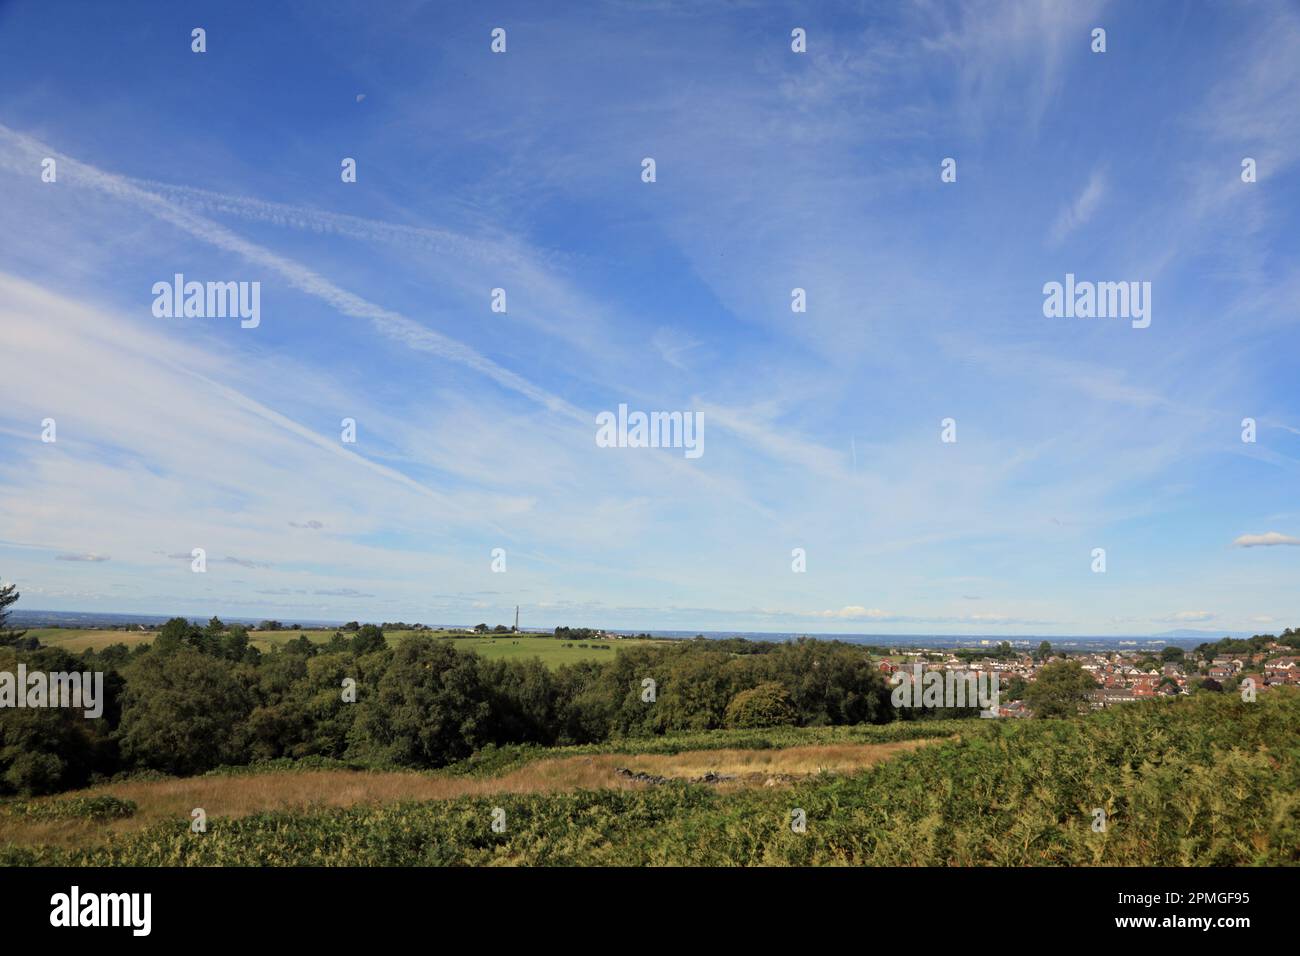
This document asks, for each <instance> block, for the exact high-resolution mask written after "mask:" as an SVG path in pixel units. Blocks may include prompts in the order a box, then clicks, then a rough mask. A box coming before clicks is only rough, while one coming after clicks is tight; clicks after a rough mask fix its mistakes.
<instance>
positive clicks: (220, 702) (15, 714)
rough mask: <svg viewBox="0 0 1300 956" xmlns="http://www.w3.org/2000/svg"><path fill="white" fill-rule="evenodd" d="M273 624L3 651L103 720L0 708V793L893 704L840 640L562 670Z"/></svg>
mask: <svg viewBox="0 0 1300 956" xmlns="http://www.w3.org/2000/svg"><path fill="white" fill-rule="evenodd" d="M278 633H283V634H284V635H285V639H284V641H283V643H281V644H280V645H279V646H276V647H273V648H272V649H271V650H270V651H269V652H268V653H262V652H261V651H260V650H258V649H257V648H256V647H254V646H252V644H251V642H250V640H249V635H248V632H247V631H246V630H245V629H244V628H242V627H240V626H239V625H233V626H227V625H225V624H224V623H223V622H221V621H220V620H219V619H217V618H212V619H211V620H210V621H209V622H208V624H207V626H204V627H200V626H198V625H196V624H192V623H190V622H189V621H187V620H185V619H184V618H174V619H173V620H171V621H169V622H167V624H165V625H164V626H163V627H162V628H160V629H159V630H158V631H157V633H156V635H155V639H154V640H153V641H152V642H151V643H149V644H145V643H140V644H137V645H136V646H135V647H133V648H129V649H128V648H127V647H125V646H124V645H121V644H116V645H110V646H108V647H103V648H100V649H87V650H86V651H84V652H83V653H82V654H81V655H80V656H74V655H72V654H71V653H69V652H68V651H67V650H64V649H62V648H59V647H42V648H39V649H37V650H34V651H33V650H18V649H16V648H0V670H12V669H14V668H15V667H16V666H17V664H19V663H24V664H26V666H27V668H28V670H29V671H47V672H48V671H92V670H93V671H102V672H103V673H104V675H105V688H104V690H105V694H104V697H105V700H104V715H103V718H102V719H98V720H86V719H85V718H84V717H83V716H82V715H81V714H80V713H79V712H76V711H73V710H70V709H66V708H24V709H17V708H12V709H10V708H7V709H5V710H3V711H0V793H15V794H23V795H32V794H45V793H54V792H58V791H62V790H69V789H76V788H80V787H84V786H86V785H88V784H92V783H96V782H102V781H104V780H106V779H110V778H112V777H113V776H115V775H118V774H122V773H131V772H138V771H142V770H152V771H157V772H161V773H166V774H177V775H194V774H199V773H203V772H205V771H207V770H211V769H213V768H216V767H218V766H223V765H239V764H244V763H250V762H255V761H266V760H276V759H280V758H291V759H302V758H307V757H321V758H329V759H335V760H348V761H356V762H361V763H365V764H368V765H377V766H391V765H397V766H400V767H413V768H436V767H441V766H445V765H447V764H451V763H454V762H456V761H460V760H464V759H466V758H468V757H470V756H471V755H472V754H474V753H475V752H476V751H479V750H482V749H483V748H486V747H493V746H495V747H505V746H511V745H531V746H538V747H553V746H557V745H560V746H563V745H574V744H588V743H598V742H603V741H608V740H611V739H615V738H624V737H646V736H654V735H662V734H669V733H676V732H682V731H708V730H714V729H718V728H722V727H723V726H724V725H726V724H727V722H728V717H727V714H728V708H729V707H730V708H731V711H730V712H731V714H732V718H731V722H732V724H733V725H735V726H757V725H763V724H768V723H773V722H775V723H790V724H798V725H801V726H823V725H850V724H860V723H886V722H889V721H891V720H893V719H894V718H895V716H896V714H895V712H894V710H893V708H892V707H891V706H890V703H889V694H888V689H887V687H886V685H885V682H884V679H883V678H882V676H881V674H880V672H879V670H878V669H877V668H876V666H875V665H874V664H873V662H872V661H871V659H870V657H869V656H868V655H867V654H866V653H865V652H864V651H863V650H862V649H861V648H857V647H853V646H852V645H847V644H840V643H837V642H826V641H811V640H805V641H799V642H796V643H792V644H774V643H755V642H749V641H743V640H731V641H706V640H696V641H677V642H653V643H640V644H630V645H629V646H624V647H621V648H620V652H619V653H618V654H609V653H606V654H598V655H597V660H595V661H589V662H588V661H579V662H577V663H571V664H565V665H561V666H560V667H558V668H556V669H554V670H551V669H549V668H548V667H546V666H545V665H544V664H543V663H542V662H541V661H540V660H537V659H535V658H513V659H509V658H500V659H495V660H493V659H488V658H485V657H482V656H480V655H478V654H477V653H471V652H467V651H465V650H462V649H460V648H458V647H457V641H456V640H455V639H449V638H441V637H436V636H433V635H432V634H430V633H428V632H427V631H416V632H414V633H412V634H410V635H409V636H406V637H404V638H401V639H399V640H398V641H397V642H396V646H395V647H394V646H392V645H391V644H390V642H389V641H388V640H387V639H386V636H385V635H384V633H383V631H382V630H381V629H380V628H378V627H376V626H374V625H358V627H357V628H356V629H355V630H352V629H351V628H348V629H347V631H346V632H344V631H340V632H337V633H335V634H333V635H332V636H331V637H330V639H329V641H328V642H326V643H319V642H316V641H313V640H311V639H310V637H309V636H308V635H307V634H306V633H303V632H298V633H296V634H295V633H294V632H293V631H292V630H289V631H283V632H278ZM517 639H518V638H515V637H514V636H513V635H508V636H506V637H504V638H500V639H498V640H499V641H500V643H506V642H510V643H511V644H512V646H513V642H514V641H515V640H517ZM538 640H541V641H545V642H547V643H549V644H550V645H551V646H552V647H557V648H562V647H563V645H564V644H566V643H569V642H566V641H563V640H559V639H556V638H539V639H538ZM589 640H597V641H598V640H602V639H601V638H589ZM648 684H652V685H653V686H655V687H657V689H658V691H657V696H656V697H655V699H654V701H653V705H651V702H650V701H648V700H647V699H646V698H645V697H644V696H643V690H644V688H645V687H646V686H648ZM759 687H763V688H764V689H763V691H762V693H760V694H757V695H755V694H751V695H749V696H746V697H740V699H739V701H738V700H737V698H738V696H739V695H742V694H744V692H746V691H752V690H755V689H756V688H759Z"/></svg>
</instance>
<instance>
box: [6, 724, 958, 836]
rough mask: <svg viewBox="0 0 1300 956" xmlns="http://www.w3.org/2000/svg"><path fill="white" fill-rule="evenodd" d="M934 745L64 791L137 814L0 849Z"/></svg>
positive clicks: (740, 781)
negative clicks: (193, 817) (158, 826)
mask: <svg viewBox="0 0 1300 956" xmlns="http://www.w3.org/2000/svg"><path fill="white" fill-rule="evenodd" d="M932 742H933V741H923V740H907V741H902V742H899V743H888V744H859V745H854V744H830V745H818V746H808V747H789V748H785V749H781V750H696V751H688V752H685V753H680V754H671V755H668V754H599V755H593V756H589V757H559V758H544V759H541V760H537V761H534V762H533V763H530V764H528V765H527V766H524V767H520V768H518V769H516V770H511V771H509V772H507V773H504V774H501V775H499V776H495V777H437V776H430V775H427V774H420V773H400V772H398V773H372V772H365V771H353V770H316V771H308V772H304V773H267V774H257V775H249V776H234V777H221V776H213V777H187V778H185V779H180V780H161V781H138V782H129V783H114V784H106V785H104V786H99V787H92V788H90V789H87V790H81V791H77V792H76V793H73V794H61V795H60V797H58V798H50V799H62V798H67V797H71V796H85V797H94V796H101V795H105V794H111V795H112V796H114V797H117V798H119V799H122V800H131V801H133V802H134V803H135V804H136V805H137V806H138V808H139V809H138V810H137V811H136V813H135V815H134V816H132V817H130V818H128V819H125V820H114V821H111V822H100V821H92V820H76V819H72V820H44V821H32V820H22V819H14V818H6V817H5V816H4V815H3V814H0V843H16V844H21V845H58V846H73V845H85V844H86V843H87V842H100V841H102V840H103V839H104V838H105V837H106V836H107V834H109V833H128V832H131V831H134V830H139V829H142V828H144V827H147V826H149V825H151V824H154V823H158V822H160V821H163V820H188V819H189V817H190V811H191V810H193V809H194V808H195V807H202V808H203V809H204V810H205V811H206V813H207V815H208V818H209V819H212V818H216V817H242V816H247V815H249V814H253V813H260V812H263V811H269V810H291V809H310V808H313V807H350V806H353V805H355V804H358V803H379V804H382V803H395V802H398V801H402V800H447V799H451V798H453V797H461V796H472V795H486V794H494V793H554V792H558V791H567V790H594V789H601V788H611V789H620V790H629V789H639V788H642V787H646V786H650V784H646V783H643V782H640V781H637V780H630V779H628V778H626V777H622V776H620V775H618V774H617V773H616V772H615V771H616V770H617V769H618V768H620V767H624V768H627V769H629V770H632V771H634V772H642V773H647V774H653V775H655V776H659V777H669V778H676V779H685V780H690V779H693V778H696V777H702V776H704V775H705V774H706V773H710V772H712V773H715V774H720V775H726V776H728V777H734V778H735V779H733V780H728V781H725V782H724V783H722V784H720V785H719V786H720V787H721V788H722V789H734V788H737V787H745V786H762V785H765V784H767V783H768V781H771V782H772V783H773V784H777V783H780V784H784V783H788V782H789V781H790V780H792V779H795V778H798V777H803V776H807V775H809V774H815V773H845V772H850V771H853V770H859V769H862V768H864V767H869V766H871V765H873V764H875V763H879V762H880V761H882V760H886V759H888V758H889V757H892V756H893V755H895V754H897V753H902V752H906V751H909V750H915V749H916V748H917V747H923V746H925V745H926V744H927V743H932Z"/></svg>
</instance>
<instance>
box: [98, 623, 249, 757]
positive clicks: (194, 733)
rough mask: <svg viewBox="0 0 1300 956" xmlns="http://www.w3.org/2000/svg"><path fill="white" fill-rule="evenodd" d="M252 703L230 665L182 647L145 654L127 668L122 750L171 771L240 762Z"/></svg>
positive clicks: (126, 753)
mask: <svg viewBox="0 0 1300 956" xmlns="http://www.w3.org/2000/svg"><path fill="white" fill-rule="evenodd" d="M253 702H254V701H253V696H252V694H251V693H250V692H249V691H248V689H247V688H246V687H245V686H244V685H243V684H242V683H241V682H240V681H239V680H238V679H237V678H236V676H235V674H234V672H233V669H232V666H231V665H230V664H228V663H226V662H224V661H222V660H219V659H218V658H215V657H210V656H208V655H206V654H202V653H199V652H198V651H196V650H194V649H192V648H184V647H182V648H179V649H176V650H174V651H172V652H170V653H167V654H149V655H146V656H145V657H142V658H141V659H140V660H138V661H136V662H134V663H133V664H132V665H131V666H130V668H129V670H128V672H127V687H126V698H125V704H124V706H123V708H122V726H121V739H122V750H123V753H124V755H125V756H126V757H127V758H128V759H130V760H132V761H134V762H136V763H137V764H139V765H141V766H144V767H149V768H152V769H155V770H163V771H166V772H169V773H176V774H195V773H202V772H203V771H205V770H210V769H211V768H213V767H216V766H218V765H220V764H224V763H229V764H233V763H241V762H242V761H243V760H244V757H245V735H246V728H245V726H244V724H245V721H246V719H247V717H248V715H249V713H250V712H251V711H252V709H253Z"/></svg>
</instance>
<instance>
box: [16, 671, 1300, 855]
mask: <svg viewBox="0 0 1300 956" xmlns="http://www.w3.org/2000/svg"><path fill="white" fill-rule="evenodd" d="M959 723H960V725H961V727H962V728H963V732H962V736H961V739H959V740H954V741H951V742H944V743H939V744H935V745H932V746H929V747H925V748H922V749H919V750H916V751H914V752H911V753H907V754H904V755H900V756H898V757H896V758H894V759H892V760H889V761H887V762H884V763H881V764H879V765H877V766H875V767H873V768H871V769H869V770H865V771H862V772H859V773H854V774H849V775H843V776H838V775H816V776H813V777H811V778H809V779H807V780H805V781H803V782H801V783H798V784H796V785H795V786H793V787H792V788H766V789H765V788H759V789H749V790H739V791H731V792H722V791H719V790H717V789H714V788H711V787H709V786H707V785H702V784H695V785H690V784H680V783H670V784H665V785H662V786H657V787H651V788H649V789H644V790H622V791H619V790H602V791H578V792H573V793H559V794H493V795H487V796H482V797H461V798H456V799H451V800H445V801H425V802H415V803H412V802H404V803H394V804H387V805H363V806H355V807H351V808H349V809H339V810H310V811H303V812H279V813H266V814H259V815H253V816H248V817H243V818H240V819H231V820H223V819H216V820H210V821H209V830H208V832H207V833H205V834H192V833H190V832H189V828H188V822H187V821H185V820H177V821H175V822H173V823H168V824H165V825H159V826H155V827H152V828H150V829H147V830H144V831H141V832H138V833H133V834H130V835H128V836H125V837H121V838H114V839H110V840H109V841H108V842H107V843H106V844H105V845H103V846H99V847H94V848H76V849H58V848H52V847H38V848H35V849H31V848H19V847H8V848H5V849H0V862H3V863H7V864H11V865H32V864H43V865H133V866H163V865H192V866H211V865H247V866H274V865H338V866H343V865H348V866H392V865H459V864H467V865H490V864H532V865H619V866H639V865H658V864H682V865H685V864H690V865H801V866H802V865H853V866H861V865H871V866H882V865H904V866H906V865H987V866H1015V865H1053V866H1083V865H1111V866H1138V865H1140V866H1225V865H1256V864H1258V865H1268V864H1295V863H1297V862H1300V734H1298V733H1297V730H1300V694H1297V693H1296V692H1294V691H1292V690H1290V689H1283V690H1279V691H1277V692H1274V693H1271V694H1269V695H1265V696H1263V697H1261V698H1260V700H1259V701H1258V702H1257V703H1253V704H1247V703H1243V702H1242V701H1240V700H1239V699H1236V698H1235V697H1230V696H1223V695H1208V694H1207V695H1201V696H1198V697H1196V698H1184V699H1178V700H1169V701H1151V702H1145V703H1140V704H1133V705H1130V706H1126V707H1122V708H1114V709H1110V710H1107V711H1104V712H1100V713H1095V714H1092V715H1090V716H1088V717H1085V718H1070V719H1064V720H1040V721H1004V720H1003V721H993V720H986V721H981V720H973V721H961V722H959ZM891 726H898V727H904V728H906V727H908V726H909V725H891ZM917 726H919V725H910V727H911V728H913V729H914V728H916V727H917ZM861 729H869V730H872V731H886V730H888V729H889V728H861ZM827 730H829V731H834V732H836V733H838V732H850V731H857V730H859V728H816V729H814V730H812V731H807V730H803V731H796V730H795V729H794V728H783V729H780V730H777V731H761V732H756V731H749V732H747V733H758V734H760V735H767V734H770V733H775V734H778V735H785V734H799V733H810V732H811V733H821V732H824V731H827ZM714 733H717V732H714ZM722 733H724V734H740V733H746V732H742V731H723V732H722ZM669 739H670V738H663V739H662V740H659V741H654V743H655V744H657V745H658V744H663V743H666V742H667V741H668V740H669ZM495 807H502V808H503V809H504V810H505V812H506V822H507V825H506V830H505V832H504V833H494V832H493V831H492V829H491V826H490V824H491V820H492V810H493V808H495ZM794 807H798V808H801V809H803V810H805V811H806V813H807V821H808V825H807V832H805V833H794V832H792V830H791V828H790V826H789V821H790V812H791V809H792V808H794ZM1095 808H1102V809H1104V810H1105V811H1106V817H1107V821H1108V825H1107V827H1106V829H1105V832H1094V831H1093V829H1092V822H1093V819H1094V816H1093V811H1094V809H1095Z"/></svg>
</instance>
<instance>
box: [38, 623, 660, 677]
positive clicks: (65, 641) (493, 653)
mask: <svg viewBox="0 0 1300 956" xmlns="http://www.w3.org/2000/svg"><path fill="white" fill-rule="evenodd" d="M415 633H416V632H415V631H398V630H394V631H386V632H385V633H384V636H385V638H386V639H387V640H388V643H389V644H390V645H395V644H396V643H397V642H398V641H400V640H402V639H403V638H405V637H409V636H410V635H412V634H415ZM420 633H423V634H428V635H431V636H433V637H437V638H440V639H445V640H448V641H449V642H450V643H451V644H452V646H454V647H456V648H457V649H458V650H472V651H473V652H474V653H476V654H478V655H479V656H480V657H483V658H485V659H487V660H510V659H519V660H523V659H526V658H537V659H538V660H540V661H541V662H542V663H543V664H545V665H546V666H547V667H549V668H552V669H554V668H556V667H559V666H560V665H562V664H572V663H576V662H578V661H605V660H608V659H609V658H610V657H611V656H613V655H614V654H615V653H617V652H618V651H619V650H620V649H624V648H628V647H644V646H649V647H656V646H662V645H664V644H666V643H668V642H667V641H660V640H645V639H633V638H628V639H618V640H616V639H604V640H602V639H597V638H591V639H588V640H581V641H577V640H574V641H563V640H558V639H556V638H555V637H552V636H548V635H538V634H468V633H466V632H465V631H422V632H420ZM27 635H28V636H30V637H35V638H36V639H37V640H39V641H40V642H41V644H43V645H45V646H47V647H59V648H63V649H64V650H67V651H71V652H72V653H80V652H81V651H84V650H88V649H92V648H93V649H94V650H96V651H102V650H103V649H104V648H106V647H109V646H110V645H113V644H125V645H126V646H127V647H135V646H136V645H138V644H144V643H149V642H150V641H153V640H154V639H155V638H156V637H157V636H158V634H157V632H156V631H140V630H116V629H108V628H95V629H77V628H59V627H47V628H32V629H30V630H28V631H27ZM333 635H334V630H333V629H311V630H307V629H304V630H288V629H286V630H280V631H250V632H249V638H250V640H249V643H250V644H251V645H252V646H253V647H256V648H257V649H258V650H260V651H262V652H263V653H266V652H268V651H270V650H271V649H272V648H275V647H282V646H284V645H285V644H287V643H288V642H290V641H296V640H298V639H299V638H301V637H305V638H307V639H308V640H309V641H312V642H313V643H316V644H325V643H326V642H328V641H329V640H330V638H331V637H333Z"/></svg>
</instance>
